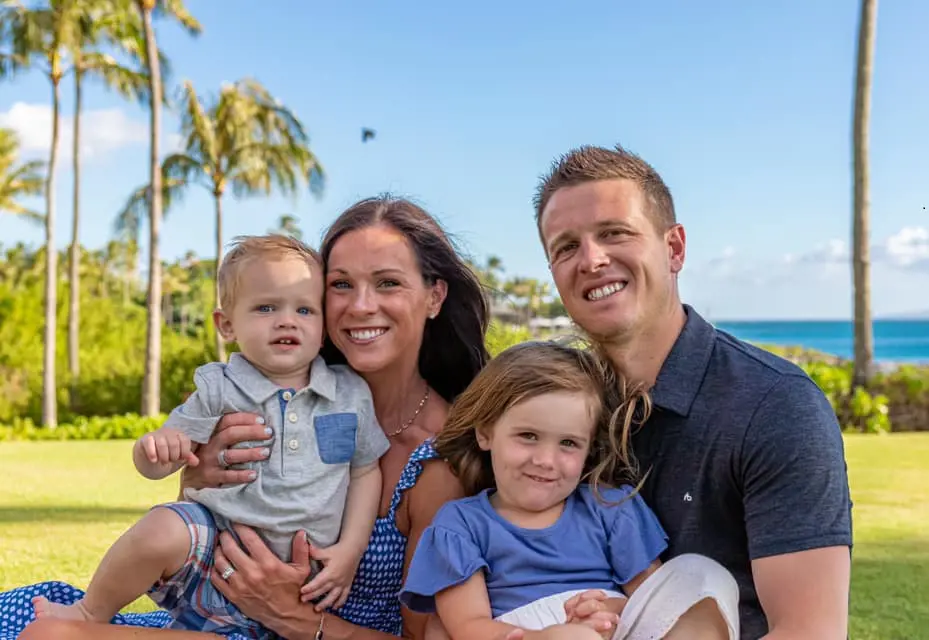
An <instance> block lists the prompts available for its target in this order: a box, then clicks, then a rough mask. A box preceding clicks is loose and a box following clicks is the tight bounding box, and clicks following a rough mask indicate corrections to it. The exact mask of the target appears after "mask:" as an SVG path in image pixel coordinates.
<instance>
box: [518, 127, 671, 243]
mask: <svg viewBox="0 0 929 640" xmlns="http://www.w3.org/2000/svg"><path fill="white" fill-rule="evenodd" d="M616 179H624V180H631V181H633V182H634V183H635V184H637V185H638V187H639V189H641V190H642V193H643V195H644V196H645V200H646V202H647V204H648V213H649V215H650V216H651V219H652V222H653V223H655V228H656V229H658V230H659V231H666V230H667V229H669V228H671V227H672V226H674V225H675V224H676V223H677V217H676V216H675V213H674V200H673V199H672V198H671V192H670V191H669V190H668V187H667V186H666V185H665V183H664V180H662V179H661V176H660V175H658V172H657V171H655V169H654V168H653V167H652V166H651V165H649V164H648V163H647V162H645V161H644V160H643V159H642V158H640V157H639V156H637V155H635V154H634V153H630V152H629V151H626V150H625V149H623V148H622V147H621V146H620V145H616V147H614V148H613V149H607V148H605V147H595V146H589V145H587V146H582V147H578V148H576V149H572V150H571V151H569V152H568V153H566V154H564V155H563V156H561V157H560V158H558V159H557V160H555V161H554V162H553V163H552V166H551V169H550V170H549V172H548V174H547V175H545V176H543V177H542V179H541V181H540V183H539V187H538V189H536V194H535V197H534V198H533V205H534V206H535V222H536V226H537V227H538V229H539V236H540V237H541V235H542V212H543V211H544V210H545V207H546V205H548V201H549V200H551V197H552V195H554V193H555V192H556V191H557V190H558V189H562V188H564V187H573V186H575V185H579V184H584V183H586V182H594V181H596V180H616ZM542 242H543V244H544V242H545V239H544V238H543V239H542Z"/></svg>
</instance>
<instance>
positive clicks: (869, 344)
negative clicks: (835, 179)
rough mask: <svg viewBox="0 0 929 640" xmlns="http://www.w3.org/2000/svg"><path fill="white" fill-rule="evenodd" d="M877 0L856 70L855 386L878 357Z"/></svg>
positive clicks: (868, 0)
mask: <svg viewBox="0 0 929 640" xmlns="http://www.w3.org/2000/svg"><path fill="white" fill-rule="evenodd" d="M876 21H877V0H861V20H860V24H859V27H858V64H857V69H856V74H855V115H854V124H853V127H854V131H853V143H854V154H855V166H854V172H855V173H854V180H855V193H854V218H853V224H852V247H853V249H852V250H853V252H854V253H853V259H852V265H853V273H854V275H853V277H854V286H855V365H854V372H853V375H852V385H853V387H857V386H865V385H867V383H868V380H869V379H870V377H871V369H872V366H873V360H874V335H873V331H872V327H871V251H870V247H869V243H870V235H871V233H870V226H871V221H870V207H871V204H870V201H869V198H870V195H869V180H870V177H869V175H868V173H869V168H868V126H869V122H870V119H871V78H872V74H873V65H874V32H875V23H876Z"/></svg>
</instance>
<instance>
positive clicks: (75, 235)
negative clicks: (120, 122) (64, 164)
mask: <svg viewBox="0 0 929 640" xmlns="http://www.w3.org/2000/svg"><path fill="white" fill-rule="evenodd" d="M81 80H82V73H81V71H80V70H75V72H74V146H73V150H72V155H73V158H72V159H71V161H72V163H73V164H74V196H73V197H74V200H73V203H72V207H73V210H74V211H73V220H72V223H71V255H70V259H71V264H70V269H69V276H68V284H69V285H70V287H71V297H70V300H69V303H68V373H69V374H70V378H71V385H70V388H71V395H70V403H69V404H70V407H71V409H72V410H75V409H76V408H77V404H78V397H77V381H78V378H79V377H80V374H81V363H80V359H79V346H80V345H79V340H80V338H79V336H78V331H79V327H80V300H81V282H80V273H79V272H80V262H81V245H80V221H81V216H80V204H81V155H80V149H81V142H80V141H81V84H82V83H81Z"/></svg>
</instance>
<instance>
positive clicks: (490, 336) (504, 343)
mask: <svg viewBox="0 0 929 640" xmlns="http://www.w3.org/2000/svg"><path fill="white" fill-rule="evenodd" d="M528 340H532V334H531V333H530V332H529V329H527V328H525V327H516V326H512V325H507V324H503V323H500V322H497V321H496V320H494V321H492V322H491V323H490V327H488V329H487V338H486V340H485V344H486V345H487V351H488V352H489V353H490V355H491V356H496V355H497V354H499V353H500V352H501V351H504V350H506V349H508V348H509V347H512V346H513V345H514V344H519V343H520V342H526V341H528Z"/></svg>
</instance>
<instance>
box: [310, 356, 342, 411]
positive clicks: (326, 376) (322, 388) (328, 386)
mask: <svg viewBox="0 0 929 640" xmlns="http://www.w3.org/2000/svg"><path fill="white" fill-rule="evenodd" d="M310 391H313V392H315V393H316V394H318V395H320V396H322V397H324V398H325V399H326V400H329V401H330V402H332V401H334V400H335V396H336V375H335V371H333V370H332V369H330V368H329V365H327V364H326V361H325V360H323V357H322V356H316V358H315V359H314V360H313V364H311V365H310Z"/></svg>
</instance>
